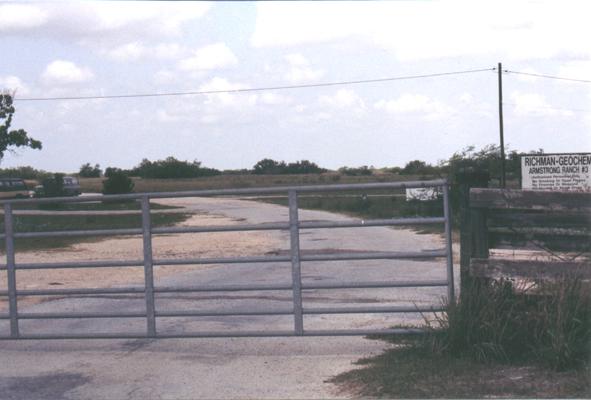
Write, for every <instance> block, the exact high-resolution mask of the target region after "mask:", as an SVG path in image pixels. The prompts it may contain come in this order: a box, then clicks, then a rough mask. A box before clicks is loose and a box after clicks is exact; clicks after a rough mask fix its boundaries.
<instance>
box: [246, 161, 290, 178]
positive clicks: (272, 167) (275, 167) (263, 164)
mask: <svg viewBox="0 0 591 400" xmlns="http://www.w3.org/2000/svg"><path fill="white" fill-rule="evenodd" d="M285 168H286V165H285V161H275V160H272V159H270V158H264V159H262V160H261V161H259V162H257V163H256V164H255V165H254V167H252V172H253V173H254V174H257V175H268V174H282V173H284V172H285Z"/></svg>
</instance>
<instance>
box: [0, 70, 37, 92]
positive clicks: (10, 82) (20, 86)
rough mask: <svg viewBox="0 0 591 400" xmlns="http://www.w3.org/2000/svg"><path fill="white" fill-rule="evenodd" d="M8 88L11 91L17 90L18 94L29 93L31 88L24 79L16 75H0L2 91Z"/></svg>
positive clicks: (0, 90) (0, 89)
mask: <svg viewBox="0 0 591 400" xmlns="http://www.w3.org/2000/svg"><path fill="white" fill-rule="evenodd" d="M4 90H7V91H8V92H9V93H12V92H13V91H15V92H16V96H17V97H18V96H19V95H20V96H22V95H26V94H29V93H30V91H29V88H28V87H27V85H25V84H24V83H23V81H22V80H21V79H20V78H19V77H18V76H14V75H7V76H1V75H0V92H2V91H4Z"/></svg>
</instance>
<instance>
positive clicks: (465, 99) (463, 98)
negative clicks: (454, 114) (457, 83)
mask: <svg viewBox="0 0 591 400" xmlns="http://www.w3.org/2000/svg"><path fill="white" fill-rule="evenodd" d="M460 102H462V103H464V104H472V103H473V102H474V96H472V95H471V94H470V93H468V92H465V93H462V94H461V95H460Z"/></svg>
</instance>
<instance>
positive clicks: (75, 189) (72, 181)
mask: <svg viewBox="0 0 591 400" xmlns="http://www.w3.org/2000/svg"><path fill="white" fill-rule="evenodd" d="M80 193H81V192H80V182H78V178H75V177H73V176H64V195H65V196H79V195H80Z"/></svg>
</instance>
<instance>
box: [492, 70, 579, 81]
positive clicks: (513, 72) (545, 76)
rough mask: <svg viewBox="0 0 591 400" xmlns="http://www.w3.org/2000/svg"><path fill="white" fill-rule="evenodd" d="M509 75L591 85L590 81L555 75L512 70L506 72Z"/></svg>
mask: <svg viewBox="0 0 591 400" xmlns="http://www.w3.org/2000/svg"><path fill="white" fill-rule="evenodd" d="M503 72H506V73H508V74H517V75H527V76H534V77H536V78H547V79H558V80H561V81H571V82H582V83H591V80H589V79H576V78H567V77H564V76H554V75H545V74H534V73H531V72H521V71H511V70H508V69H506V70H504V71H503Z"/></svg>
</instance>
